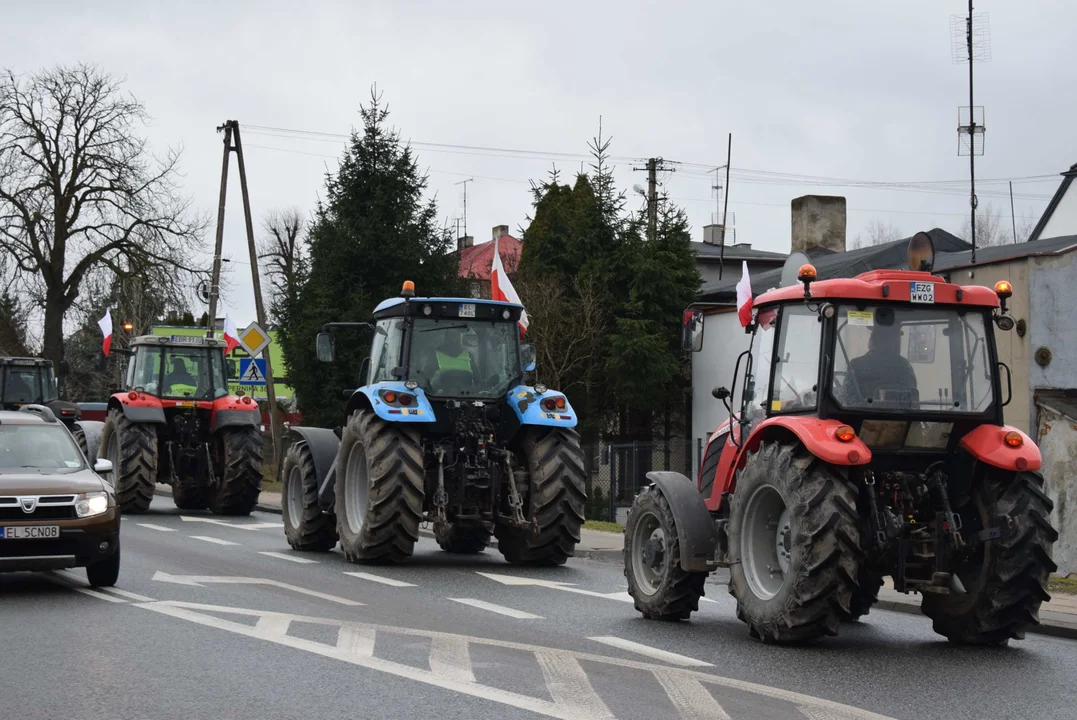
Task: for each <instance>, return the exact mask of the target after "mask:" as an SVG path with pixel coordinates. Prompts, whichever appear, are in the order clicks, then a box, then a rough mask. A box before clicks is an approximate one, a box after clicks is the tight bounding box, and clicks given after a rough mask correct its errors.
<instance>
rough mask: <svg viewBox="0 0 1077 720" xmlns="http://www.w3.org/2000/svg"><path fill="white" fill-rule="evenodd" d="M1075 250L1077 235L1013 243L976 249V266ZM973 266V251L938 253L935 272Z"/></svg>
mask: <svg viewBox="0 0 1077 720" xmlns="http://www.w3.org/2000/svg"><path fill="white" fill-rule="evenodd" d="M1075 249H1077V235H1064V236H1062V237H1056V238H1047V239H1044V240H1030V241H1029V242H1022V243H1011V244H1009V245H994V246H992V247H981V248H976V263H975V264H976V265H990V264H991V263H997V262H1007V261H1009V260H1019V259H1020V258H1026V257H1035V256H1042V255H1062V254H1065V253H1068V252H1070V251H1071V250H1075ZM972 265H973V263H972V252H971V250H961V251H960V252H943V253H936V255H935V268H934V272H936V273H937V272H941V271H946V270H956V269H957V268H963V267H971V266H972Z"/></svg>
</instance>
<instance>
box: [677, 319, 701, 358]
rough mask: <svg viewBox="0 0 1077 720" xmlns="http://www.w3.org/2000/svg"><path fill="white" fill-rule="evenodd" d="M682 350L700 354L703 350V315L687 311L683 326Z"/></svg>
mask: <svg viewBox="0 0 1077 720" xmlns="http://www.w3.org/2000/svg"><path fill="white" fill-rule="evenodd" d="M681 349H682V350H688V351H691V352H699V351H700V350H702V349H703V313H702V312H699V311H696V310H685V311H684V320H683V324H682V326H681Z"/></svg>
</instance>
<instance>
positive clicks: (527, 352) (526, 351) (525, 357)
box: [520, 343, 538, 372]
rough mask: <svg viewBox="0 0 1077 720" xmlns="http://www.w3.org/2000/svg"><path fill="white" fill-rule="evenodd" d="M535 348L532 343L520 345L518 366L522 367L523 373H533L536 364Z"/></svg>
mask: <svg viewBox="0 0 1077 720" xmlns="http://www.w3.org/2000/svg"><path fill="white" fill-rule="evenodd" d="M536 355H537V353H536V352H535V346H534V344H533V343H523V344H522V345H520V364H521V365H523V368H524V372H535V367H536V366H537V364H538V363H537V362H536Z"/></svg>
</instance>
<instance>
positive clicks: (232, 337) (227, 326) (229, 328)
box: [224, 315, 239, 353]
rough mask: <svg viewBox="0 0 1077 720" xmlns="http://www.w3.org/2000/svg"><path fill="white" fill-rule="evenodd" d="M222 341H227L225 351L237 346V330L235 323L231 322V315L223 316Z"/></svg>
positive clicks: (230, 350)
mask: <svg viewBox="0 0 1077 720" xmlns="http://www.w3.org/2000/svg"><path fill="white" fill-rule="evenodd" d="M224 341H225V342H226V343H228V347H226V348H225V349H224V351H225V352H226V353H230V352H232V351H233V350H235V349H236V348H237V347H239V332H238V331H237V330H236V324H235V323H234V322H232V316H231V315H225V316H224Z"/></svg>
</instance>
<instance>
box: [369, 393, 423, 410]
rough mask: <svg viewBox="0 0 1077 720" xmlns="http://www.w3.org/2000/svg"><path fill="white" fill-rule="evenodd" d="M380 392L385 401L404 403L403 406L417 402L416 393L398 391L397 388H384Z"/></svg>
mask: <svg viewBox="0 0 1077 720" xmlns="http://www.w3.org/2000/svg"><path fill="white" fill-rule="evenodd" d="M378 394H379V396H380V397H381V399H382V400H383V401H384V402H386V403H388V404H390V405H402V406H403V407H408V406H409V405H411V404H413V403H414V402H415V396H414V395H409V394H408V393H403V392H396V391H395V390H382V391H381V392H380V393H378Z"/></svg>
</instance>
